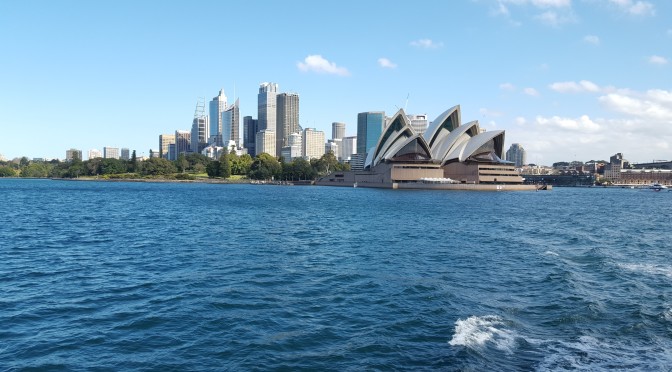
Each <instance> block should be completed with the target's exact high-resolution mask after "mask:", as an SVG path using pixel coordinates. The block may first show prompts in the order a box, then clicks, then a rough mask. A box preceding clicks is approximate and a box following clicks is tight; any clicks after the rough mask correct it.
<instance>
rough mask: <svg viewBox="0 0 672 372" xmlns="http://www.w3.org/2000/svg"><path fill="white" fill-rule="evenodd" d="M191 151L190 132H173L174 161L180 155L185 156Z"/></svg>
mask: <svg viewBox="0 0 672 372" xmlns="http://www.w3.org/2000/svg"><path fill="white" fill-rule="evenodd" d="M189 150H191V132H189V131H186V130H176V131H175V159H177V157H178V156H180V154H186V153H188V152H189Z"/></svg>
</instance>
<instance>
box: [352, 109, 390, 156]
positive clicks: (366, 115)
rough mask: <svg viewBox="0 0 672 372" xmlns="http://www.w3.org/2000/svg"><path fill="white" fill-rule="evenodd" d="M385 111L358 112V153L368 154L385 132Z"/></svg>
mask: <svg viewBox="0 0 672 372" xmlns="http://www.w3.org/2000/svg"><path fill="white" fill-rule="evenodd" d="M384 122H385V112H383V111H369V112H360V113H359V114H357V153H358V154H366V152H367V151H369V149H370V148H373V147H376V145H377V144H378V139H379V138H380V135H381V134H382V132H383V123H384Z"/></svg>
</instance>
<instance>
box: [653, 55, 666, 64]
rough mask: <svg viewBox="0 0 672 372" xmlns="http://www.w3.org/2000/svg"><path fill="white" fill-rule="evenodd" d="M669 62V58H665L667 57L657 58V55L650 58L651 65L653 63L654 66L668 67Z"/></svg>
mask: <svg viewBox="0 0 672 372" xmlns="http://www.w3.org/2000/svg"><path fill="white" fill-rule="evenodd" d="M667 62H668V61H667V58H665V57H661V56H656V55H653V56H651V57H649V63H651V64H653V65H661V66H662V65H666V64H667Z"/></svg>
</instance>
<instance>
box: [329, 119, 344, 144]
mask: <svg viewBox="0 0 672 372" xmlns="http://www.w3.org/2000/svg"><path fill="white" fill-rule="evenodd" d="M343 137H345V123H338V122H333V123H331V139H334V140H337V139H343Z"/></svg>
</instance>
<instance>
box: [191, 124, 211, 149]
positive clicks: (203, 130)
mask: <svg viewBox="0 0 672 372" xmlns="http://www.w3.org/2000/svg"><path fill="white" fill-rule="evenodd" d="M208 122H209V118H208V117H207V116H201V117H196V118H194V120H193V122H192V123H191V135H190V142H191V144H190V149H191V152H196V153H200V152H201V150H203V149H204V148H205V146H207V145H208Z"/></svg>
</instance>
